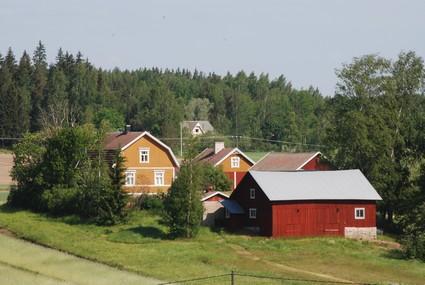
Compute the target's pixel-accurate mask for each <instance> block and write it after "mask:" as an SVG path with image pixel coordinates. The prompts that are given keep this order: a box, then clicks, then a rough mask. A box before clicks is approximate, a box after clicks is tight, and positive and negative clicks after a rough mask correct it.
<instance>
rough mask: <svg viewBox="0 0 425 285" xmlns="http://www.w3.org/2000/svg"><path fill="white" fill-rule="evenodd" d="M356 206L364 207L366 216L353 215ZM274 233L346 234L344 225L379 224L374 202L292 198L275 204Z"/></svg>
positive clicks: (352, 226)
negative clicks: (361, 218)
mask: <svg viewBox="0 0 425 285" xmlns="http://www.w3.org/2000/svg"><path fill="white" fill-rule="evenodd" d="M355 208H365V211H366V212H365V215H366V217H365V219H363V220H356V219H355V218H354V209H355ZM272 209H273V210H272V212H273V222H272V223H273V231H272V236H274V237H279V236H322V235H335V236H344V233H345V228H346V227H350V228H360V227H361V228H374V227H376V205H375V202H373V201H341V202H335V201H316V202H314V201H312V202H304V201H298V202H297V201H292V202H277V203H274V204H273V206H272Z"/></svg>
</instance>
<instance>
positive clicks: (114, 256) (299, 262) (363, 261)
mask: <svg viewBox="0 0 425 285" xmlns="http://www.w3.org/2000/svg"><path fill="white" fill-rule="evenodd" d="M0 226H3V227H5V228H8V229H10V230H11V231H13V232H15V233H16V234H17V235H18V236H20V237H23V238H25V239H28V240H32V241H35V242H37V243H41V244H44V245H47V246H49V247H53V248H57V249H60V250H63V251H66V252H70V253H73V254H75V255H77V256H83V257H86V258H89V259H92V260H96V261H101V262H103V263H106V264H109V265H113V266H116V267H119V268H123V269H127V270H130V271H134V272H137V273H140V274H142V275H144V276H149V277H153V278H158V279H161V280H179V279H186V278H194V277H200V276H205V275H216V274H225V273H229V272H230V271H231V270H237V271H240V272H246V273H251V274H260V275H273V276H280V277H286V278H303V279H320V280H328V281H329V280H333V281H335V280H340V281H357V282H369V283H378V282H379V283H383V284H388V283H390V282H391V283H403V284H423V283H424V280H425V264H424V263H421V262H418V261H414V260H403V259H401V258H400V253H399V251H398V250H396V249H390V248H388V247H387V246H386V245H385V244H383V243H372V242H365V241H353V240H347V239H342V238H304V239H268V238H263V237H250V236H244V235H236V234H228V233H224V232H214V231H211V230H209V229H207V228H202V230H201V233H200V235H199V236H198V237H197V238H195V239H192V240H167V239H166V231H165V228H164V227H163V226H162V225H160V224H159V223H158V217H156V216H154V215H151V214H149V213H147V212H133V213H132V214H131V216H130V219H129V221H128V222H127V223H126V224H123V225H117V226H112V227H100V226H95V225H90V224H83V223H80V221H79V219H77V218H73V217H65V218H49V217H46V216H44V215H40V214H35V213H31V212H27V211H13V210H8V209H7V208H5V207H4V206H3V207H2V208H1V210H0ZM0 248H1V247H0ZM248 283H249V284H255V283H254V282H252V280H251V281H249V282H248ZM198 284H199V283H198ZM211 284H213V283H211ZM215 284H219V283H215ZM257 284H259V283H257ZM262 284H272V283H271V281H269V282H266V283H262ZM277 284H280V283H277ZM285 284H287V283H285ZM298 284H300V283H298Z"/></svg>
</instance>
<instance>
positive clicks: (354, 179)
mask: <svg viewBox="0 0 425 285" xmlns="http://www.w3.org/2000/svg"><path fill="white" fill-rule="evenodd" d="M249 173H250V174H251V176H252V177H253V178H254V180H255V181H256V182H257V184H258V186H260V188H261V189H262V190H263V192H264V193H265V194H266V196H267V198H268V199H269V200H270V201H293V200H375V201H376V200H382V198H381V196H379V194H378V193H377V192H376V190H375V188H373V186H372V185H371V184H370V183H369V181H368V180H367V178H366V177H365V176H364V175H363V173H362V172H361V171H360V170H358V169H354V170H337V171H289V172H276V171H249Z"/></svg>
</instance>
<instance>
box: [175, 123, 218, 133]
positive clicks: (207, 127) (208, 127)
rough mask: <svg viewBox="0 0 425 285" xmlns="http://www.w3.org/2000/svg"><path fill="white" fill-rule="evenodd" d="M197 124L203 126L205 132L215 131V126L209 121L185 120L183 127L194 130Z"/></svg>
mask: <svg viewBox="0 0 425 285" xmlns="http://www.w3.org/2000/svg"><path fill="white" fill-rule="evenodd" d="M197 124H199V125H200V126H201V129H202V131H203V132H204V133H206V132H212V131H214V127H213V126H212V125H211V124H210V122H209V121H183V122H182V127H183V128H187V129H189V130H193V128H195V126H196V125H197Z"/></svg>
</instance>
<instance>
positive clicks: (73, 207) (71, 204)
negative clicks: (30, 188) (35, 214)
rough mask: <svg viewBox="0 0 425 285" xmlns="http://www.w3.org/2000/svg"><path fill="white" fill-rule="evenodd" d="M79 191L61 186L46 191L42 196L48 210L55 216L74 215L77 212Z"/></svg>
mask: <svg viewBox="0 0 425 285" xmlns="http://www.w3.org/2000/svg"><path fill="white" fill-rule="evenodd" d="M78 195H79V190H78V189H77V188H66V187H62V186H60V185H58V186H55V187H53V188H52V189H49V190H46V191H44V193H43V195H42V200H43V204H44V205H45V207H46V210H47V211H48V212H50V213H52V214H54V215H67V214H73V213H75V212H76V211H77V202H78Z"/></svg>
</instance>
